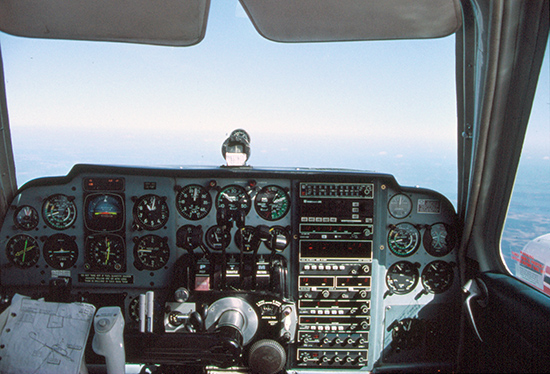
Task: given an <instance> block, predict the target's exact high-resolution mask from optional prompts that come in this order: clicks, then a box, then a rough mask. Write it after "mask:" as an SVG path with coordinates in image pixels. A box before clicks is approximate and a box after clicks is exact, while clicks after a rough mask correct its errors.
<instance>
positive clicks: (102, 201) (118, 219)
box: [84, 194, 124, 231]
mask: <svg viewBox="0 0 550 374" xmlns="http://www.w3.org/2000/svg"><path fill="white" fill-rule="evenodd" d="M84 206H85V210H86V214H85V222H86V227H87V228H88V229H90V230H92V231H117V230H121V229H122V228H123V226H124V202H123V201H122V197H120V196H119V195H114V194H93V195H89V196H87V197H86V201H85V203H84Z"/></svg>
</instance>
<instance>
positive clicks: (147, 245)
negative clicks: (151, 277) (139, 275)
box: [134, 235, 170, 270]
mask: <svg viewBox="0 0 550 374" xmlns="http://www.w3.org/2000/svg"><path fill="white" fill-rule="evenodd" d="M169 258H170V248H169V247H168V243H167V239H166V238H161V237H160V236H158V235H146V236H144V237H142V238H139V239H137V240H136V245H135V247H134V259H135V266H136V268H137V269H145V270H158V269H160V268H162V267H163V266H164V265H166V264H167V263H168V259H169Z"/></svg>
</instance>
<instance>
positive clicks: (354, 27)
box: [240, 0, 462, 42]
mask: <svg viewBox="0 0 550 374" xmlns="http://www.w3.org/2000/svg"><path fill="white" fill-rule="evenodd" d="M240 1H241V4H242V5H243V7H244V8H245V10H246V12H247V13H248V15H249V17H250V19H251V20H252V23H253V24H254V26H255V27H256V29H257V30H258V32H259V33H260V34H261V35H263V36H264V37H265V38H267V39H270V40H274V41H280V42H323V41H354V40H388V39H425V38H437V37H443V36H447V35H450V34H452V33H454V32H455V31H456V30H458V28H459V27H460V26H461V24H462V12H461V6H460V1H458V0H300V1H296V0H277V1H273V0H240Z"/></svg>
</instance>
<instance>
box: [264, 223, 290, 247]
mask: <svg viewBox="0 0 550 374" xmlns="http://www.w3.org/2000/svg"><path fill="white" fill-rule="evenodd" d="M269 233H270V234H271V237H272V238H273V239H272V240H267V241H266V242H265V246H266V247H267V248H269V249H273V244H275V250H277V251H280V252H282V251H284V250H285V248H286V247H288V244H289V243H290V233H289V232H288V230H287V229H285V228H284V227H281V226H273V227H271V228H269Z"/></svg>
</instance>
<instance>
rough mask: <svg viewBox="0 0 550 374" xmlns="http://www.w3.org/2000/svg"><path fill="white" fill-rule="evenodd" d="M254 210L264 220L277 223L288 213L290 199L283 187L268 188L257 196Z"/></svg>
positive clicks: (263, 189)
mask: <svg viewBox="0 0 550 374" xmlns="http://www.w3.org/2000/svg"><path fill="white" fill-rule="evenodd" d="M254 208H255V209H256V213H258V215H259V216H260V217H262V218H263V219H265V220H267V221H277V220H279V219H281V218H283V217H284V216H285V215H286V214H287V213H288V210H289V208H290V198H289V197H288V194H287V193H286V191H285V190H284V189H283V188H282V187H279V186H266V187H264V188H262V189H261V190H260V192H258V194H257V195H256V199H255V200H254Z"/></svg>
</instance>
